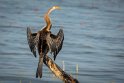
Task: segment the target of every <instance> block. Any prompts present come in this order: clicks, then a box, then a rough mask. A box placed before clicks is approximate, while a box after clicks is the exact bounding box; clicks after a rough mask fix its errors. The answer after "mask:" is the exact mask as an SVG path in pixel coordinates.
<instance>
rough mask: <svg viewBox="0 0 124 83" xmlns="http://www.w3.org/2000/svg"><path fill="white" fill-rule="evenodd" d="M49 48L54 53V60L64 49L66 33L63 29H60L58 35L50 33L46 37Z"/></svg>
mask: <svg viewBox="0 0 124 83" xmlns="http://www.w3.org/2000/svg"><path fill="white" fill-rule="evenodd" d="M46 40H47V43H48V45H49V48H50V50H51V54H53V55H54V60H55V59H56V56H57V54H58V53H59V52H60V50H61V49H62V45H63V40H64V33H63V30H62V29H60V30H59V32H58V33H57V35H53V34H51V33H50V34H49V35H48V36H47V38H46Z"/></svg>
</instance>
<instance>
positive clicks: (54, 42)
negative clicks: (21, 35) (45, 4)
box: [27, 6, 64, 78]
mask: <svg viewBox="0 0 124 83" xmlns="http://www.w3.org/2000/svg"><path fill="white" fill-rule="evenodd" d="M60 9H61V8H60V7H59V6H53V7H51V8H50V9H49V10H48V11H47V12H46V13H45V15H44V20H45V22H46V25H45V26H44V27H43V28H42V29H41V30H39V31H37V32H36V33H32V31H31V29H30V27H27V41H28V44H29V48H30V50H31V52H32V53H33V55H34V56H35V57H36V56H37V55H36V51H38V54H39V62H38V67H37V71H36V78H38V77H40V78H42V65H43V60H44V57H45V56H48V53H49V52H50V53H51V55H53V58H54V61H55V59H56V56H57V55H58V53H59V52H60V50H61V49H62V46H63V41H64V32H63V29H61V28H60V30H59V32H58V33H57V34H56V35H54V34H52V32H51V31H50V30H51V27H52V23H51V19H50V17H49V15H50V13H51V12H52V11H53V10H60Z"/></svg>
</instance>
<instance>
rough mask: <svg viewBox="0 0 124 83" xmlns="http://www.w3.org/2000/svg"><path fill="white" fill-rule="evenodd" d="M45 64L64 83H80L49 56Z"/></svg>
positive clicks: (45, 59)
mask: <svg viewBox="0 0 124 83" xmlns="http://www.w3.org/2000/svg"><path fill="white" fill-rule="evenodd" d="M43 62H44V64H45V65H46V66H47V67H48V68H49V69H50V70H51V71H52V73H53V74H55V76H56V77H58V78H59V79H61V80H62V81H63V82H64V83H79V82H78V80H77V79H75V78H73V77H72V76H71V75H69V74H67V73H66V72H65V71H63V70H62V69H61V68H60V67H59V66H58V65H57V64H56V63H55V62H54V61H53V60H52V59H51V58H50V57H49V56H45V57H44V60H43Z"/></svg>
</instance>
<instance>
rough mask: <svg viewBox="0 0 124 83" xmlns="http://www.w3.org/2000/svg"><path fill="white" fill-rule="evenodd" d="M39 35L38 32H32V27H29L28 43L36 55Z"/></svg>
mask: <svg viewBox="0 0 124 83" xmlns="http://www.w3.org/2000/svg"><path fill="white" fill-rule="evenodd" d="M38 37H39V35H38V34H37V33H32V32H31V29H30V28H29V27H28V28H27V40H28V44H29V47H30V50H31V52H32V53H33V55H34V56H35V57H36V46H37V43H38V40H39V38H38Z"/></svg>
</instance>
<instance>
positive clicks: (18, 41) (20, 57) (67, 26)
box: [0, 0, 124, 83]
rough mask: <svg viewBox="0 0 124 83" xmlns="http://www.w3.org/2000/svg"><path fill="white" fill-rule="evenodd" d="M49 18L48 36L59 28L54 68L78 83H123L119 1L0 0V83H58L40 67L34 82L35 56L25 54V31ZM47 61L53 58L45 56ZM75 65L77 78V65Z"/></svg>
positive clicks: (123, 20) (123, 9) (123, 18)
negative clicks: (59, 46)
mask: <svg viewBox="0 0 124 83" xmlns="http://www.w3.org/2000/svg"><path fill="white" fill-rule="evenodd" d="M54 5H58V6H60V7H61V9H62V10H56V11H54V12H52V14H51V15H50V17H51V20H52V24H53V27H52V32H53V33H56V32H58V30H59V29H60V28H61V27H62V28H63V29H64V35H65V40H64V45H63V48H62V50H61V52H60V53H59V55H58V56H57V58H56V61H55V62H56V63H57V64H58V65H59V66H60V67H61V68H62V62H63V61H64V64H65V71H66V72H67V73H69V74H71V75H72V76H73V77H75V78H77V79H78V80H79V82H80V83H123V82H124V0H0V81H1V82H2V83H19V81H20V80H22V82H23V81H24V83H29V81H30V80H31V81H32V83H41V81H43V82H47V83H51V82H53V83H61V80H59V79H57V78H55V77H54V76H53V74H52V73H51V71H50V70H49V69H48V68H47V67H46V66H45V65H44V66H43V78H42V79H36V78H35V73H36V69H37V63H38V57H37V58H35V57H34V56H33V54H32V53H31V52H30V49H29V46H28V43H27V35H26V29H27V27H32V28H31V29H32V31H33V32H37V31H38V30H40V29H41V28H42V27H43V26H44V25H45V22H44V19H43V15H44V13H46V11H47V10H48V9H49V8H50V7H52V6H54ZM49 56H50V57H53V56H52V55H50V54H49ZM77 65H78V73H77V70H76V66H77Z"/></svg>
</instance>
